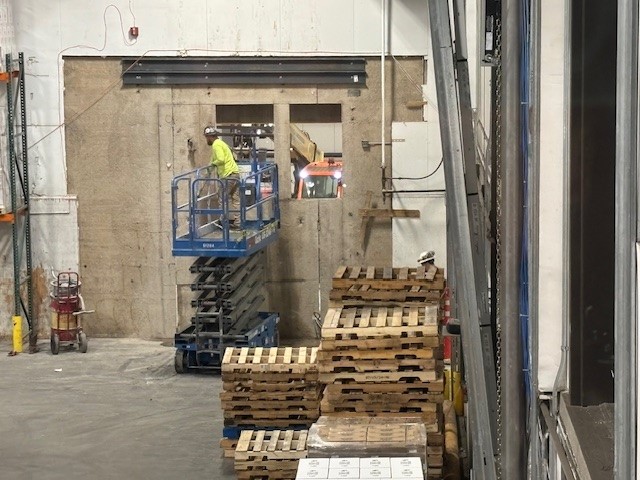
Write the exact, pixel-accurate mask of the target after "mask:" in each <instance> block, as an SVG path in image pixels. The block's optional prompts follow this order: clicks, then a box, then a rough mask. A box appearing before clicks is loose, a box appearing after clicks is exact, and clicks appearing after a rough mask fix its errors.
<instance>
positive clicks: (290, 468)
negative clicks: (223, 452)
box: [234, 430, 308, 480]
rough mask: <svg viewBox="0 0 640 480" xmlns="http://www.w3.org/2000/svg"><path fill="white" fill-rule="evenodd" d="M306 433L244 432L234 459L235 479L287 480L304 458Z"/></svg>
mask: <svg viewBox="0 0 640 480" xmlns="http://www.w3.org/2000/svg"><path fill="white" fill-rule="evenodd" d="M307 435H308V430H298V431H294V430H272V431H265V430H245V431H243V432H242V434H241V435H240V439H239V440H238V446H237V447H236V450H235V454H234V459H235V470H236V475H237V477H238V479H239V480H257V479H263V478H264V479H291V480H293V479H294V478H295V477H296V470H297V469H298V462H299V460H300V459H301V458H306V457H307Z"/></svg>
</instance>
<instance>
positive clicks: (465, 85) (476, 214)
mask: <svg viewBox="0 0 640 480" xmlns="http://www.w3.org/2000/svg"><path fill="white" fill-rule="evenodd" d="M465 3H466V1H465V0H453V5H454V6H453V14H454V21H453V24H454V28H455V37H456V42H455V58H456V64H455V66H456V74H457V75H456V78H457V80H458V82H457V85H458V98H459V102H460V128H461V133H462V147H463V157H464V169H465V172H464V173H465V188H466V194H467V195H466V197H467V209H468V212H469V229H470V231H471V244H472V252H473V267H474V272H475V284H476V295H477V297H478V313H479V319H478V321H479V322H480V336H481V341H482V355H483V364H484V368H485V371H486V374H487V375H486V379H485V381H486V383H485V389H486V391H487V402H488V407H489V420H490V422H491V434H492V437H493V438H494V439H495V438H496V433H497V432H496V426H497V422H496V416H497V408H496V407H497V394H496V392H497V388H496V376H495V355H494V348H493V345H494V342H493V332H492V328H491V314H490V312H489V295H488V293H489V285H488V282H487V264H486V261H485V250H486V248H485V247H486V244H485V242H486V235H485V230H484V228H483V224H484V222H483V218H484V211H483V209H482V206H481V204H480V194H479V191H478V190H479V189H478V175H477V170H478V167H477V160H476V142H475V134H474V129H473V109H472V106H471V85H470V83H469V63H468V62H467V36H466V15H465ZM495 446H496V445H495V444H494V447H495Z"/></svg>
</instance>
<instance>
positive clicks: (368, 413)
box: [322, 404, 441, 432]
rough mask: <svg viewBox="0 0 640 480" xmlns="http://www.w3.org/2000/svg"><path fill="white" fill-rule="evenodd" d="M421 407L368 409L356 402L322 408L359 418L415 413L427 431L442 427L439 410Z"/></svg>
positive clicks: (339, 415)
mask: <svg viewBox="0 0 640 480" xmlns="http://www.w3.org/2000/svg"><path fill="white" fill-rule="evenodd" d="M419 408H420V407H416V408H414V409H411V408H404V407H398V408H389V409H384V410H379V411H378V410H376V409H375V408H372V409H368V408H366V406H365V405H363V404H360V405H358V404H354V405H349V406H344V407H343V406H340V405H338V406H333V405H327V406H326V407H325V406H323V408H322V415H326V416H338V417H340V418H349V419H350V418H357V417H383V418H393V417H406V416H407V415H415V416H417V417H419V418H420V421H421V422H423V423H424V425H425V427H426V429H427V432H438V431H439V428H440V424H441V422H440V417H441V415H440V414H439V413H438V412H421V411H419Z"/></svg>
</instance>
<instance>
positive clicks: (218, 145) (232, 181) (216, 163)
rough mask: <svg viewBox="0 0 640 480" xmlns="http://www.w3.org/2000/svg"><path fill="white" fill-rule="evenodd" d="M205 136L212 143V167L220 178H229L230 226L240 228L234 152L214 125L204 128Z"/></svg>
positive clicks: (233, 228) (238, 192)
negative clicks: (221, 137)
mask: <svg viewBox="0 0 640 480" xmlns="http://www.w3.org/2000/svg"><path fill="white" fill-rule="evenodd" d="M204 136H205V138H206V139H207V145H211V168H212V169H213V168H214V167H215V169H216V171H217V173H218V178H220V179H224V180H228V181H227V182H226V184H227V191H228V195H229V209H230V215H229V226H230V228H231V229H232V230H239V229H240V228H241V227H240V188H239V187H240V174H239V172H240V171H239V170H238V164H237V163H236V160H235V158H233V152H232V151H231V149H230V148H229V145H227V144H226V143H225V142H224V141H222V139H220V132H218V131H217V130H216V129H215V128H214V127H212V126H208V127H206V128H205V129H204Z"/></svg>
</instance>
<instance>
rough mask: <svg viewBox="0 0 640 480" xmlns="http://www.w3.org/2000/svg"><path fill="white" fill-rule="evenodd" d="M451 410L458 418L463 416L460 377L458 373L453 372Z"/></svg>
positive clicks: (462, 394) (462, 392) (462, 393)
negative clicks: (453, 410)
mask: <svg viewBox="0 0 640 480" xmlns="http://www.w3.org/2000/svg"><path fill="white" fill-rule="evenodd" d="M451 383H452V387H453V388H452V390H453V408H454V409H455V411H456V414H457V415H458V416H462V415H464V400H465V398H464V391H463V390H462V375H461V374H460V372H453V381H452V382H451Z"/></svg>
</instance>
